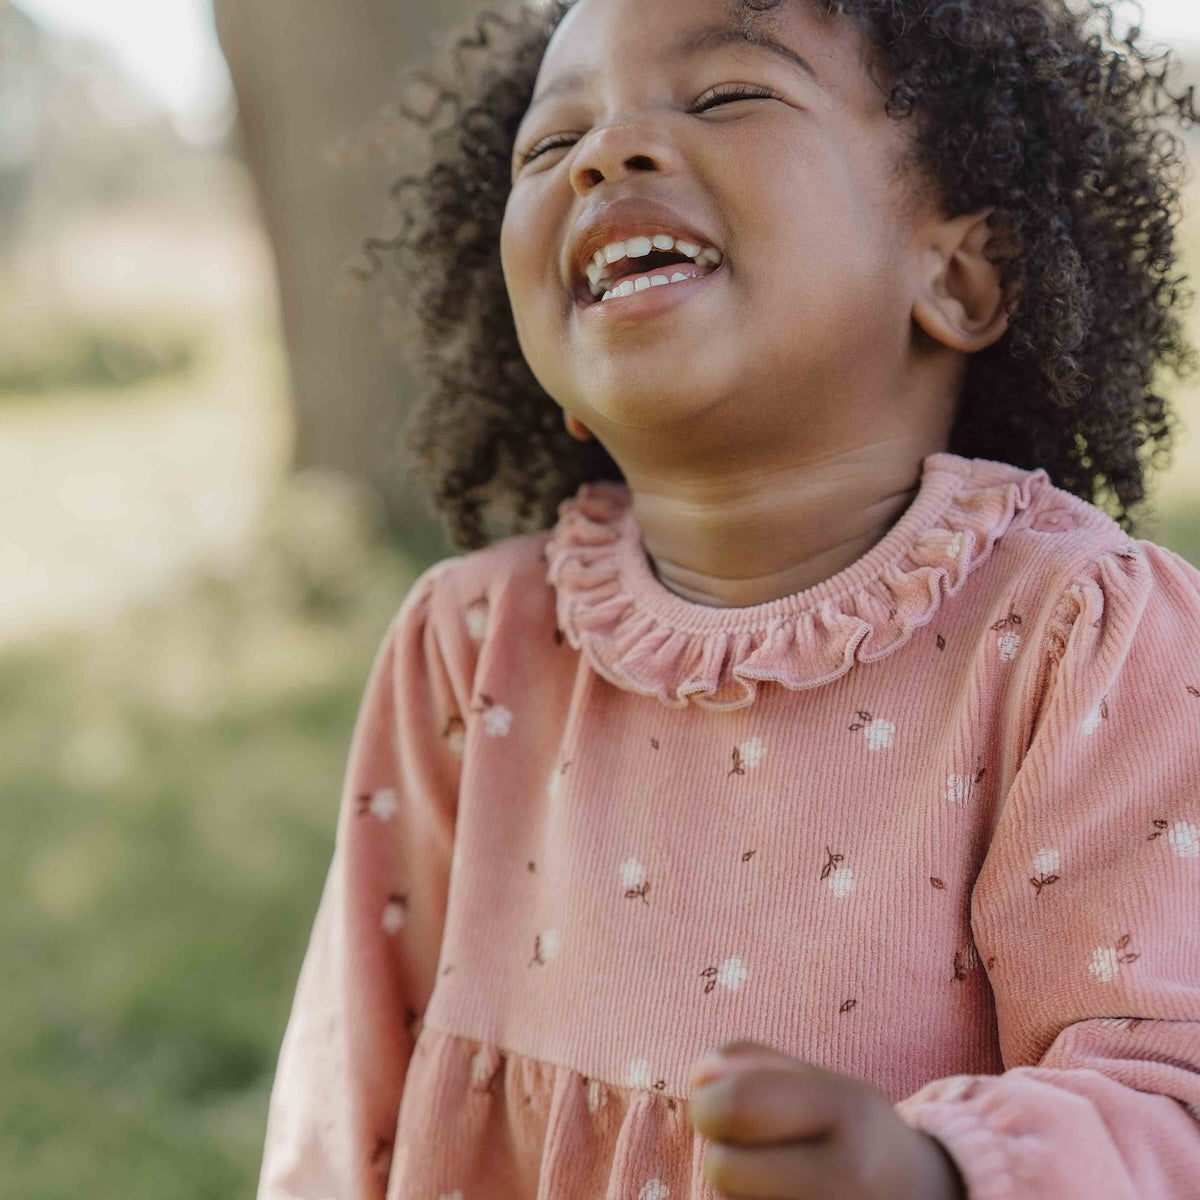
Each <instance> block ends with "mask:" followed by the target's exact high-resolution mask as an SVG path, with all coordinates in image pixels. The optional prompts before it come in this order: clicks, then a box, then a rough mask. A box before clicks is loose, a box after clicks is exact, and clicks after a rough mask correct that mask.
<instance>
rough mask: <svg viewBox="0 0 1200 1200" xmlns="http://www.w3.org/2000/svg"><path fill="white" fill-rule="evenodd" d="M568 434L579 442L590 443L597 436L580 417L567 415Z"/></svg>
mask: <svg viewBox="0 0 1200 1200" xmlns="http://www.w3.org/2000/svg"><path fill="white" fill-rule="evenodd" d="M566 423H567V432H568V433H569V434H570V435H571V436H572V437H573V438H574V439H575V440H576V441H577V442H590V441H591V440H592V439H593V438H594V437H595V436H596V435H595V434H594V433H593V432H592V431H591V430H590V429H589V428H588V427H587V426H586V425H585V424H584V423H583V422H582V421H581V420H579V419H578V417H573V416H571V414H570V413H567V414H566Z"/></svg>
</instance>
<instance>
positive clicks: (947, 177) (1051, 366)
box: [350, 0, 1198, 549]
mask: <svg viewBox="0 0 1200 1200" xmlns="http://www.w3.org/2000/svg"><path fill="white" fill-rule="evenodd" d="M787 2H789V0H730V3H731V7H732V9H733V10H734V13H735V15H736V16H739V17H740V19H741V20H742V21H743V22H744V23H745V27H746V28H747V29H748V30H753V28H754V26H755V23H756V22H757V21H759V20H761V19H764V14H766V13H768V12H769V10H773V9H777V8H779V7H780V6H781V5H782V4H784V3H787ZM805 2H806V3H810V4H813V5H814V6H815V7H816V8H817V9H818V10H819V11H821V12H823V13H824V14H825V15H830V14H837V15H839V16H841V17H844V18H846V19H849V20H851V21H853V22H855V23H856V25H857V26H858V28H859V29H860V30H861V31H862V32H863V33H864V34H865V35H866V37H867V38H868V39H869V41H870V43H871V44H872V45H873V46H874V48H875V52H876V62H878V63H879V64H881V65H882V67H883V68H884V70H885V72H886V74H887V76H888V79H887V85H888V86H889V87H890V92H888V91H886V90H884V89H881V91H883V94H884V95H886V101H885V111H886V114H887V116H888V117H889V118H891V119H893V120H896V121H908V120H913V121H914V125H913V126H912V134H911V136H910V137H909V138H908V143H909V150H908V151H907V157H906V159H905V161H904V164H903V166H904V168H905V169H906V170H907V169H910V168H911V169H915V170H916V171H917V172H918V173H919V176H920V178H921V179H923V180H924V182H925V185H926V188H932V189H933V192H934V194H935V195H936V196H937V198H938V199H939V200H940V202H941V205H942V207H943V209H944V211H945V213H946V215H947V216H950V217H953V216H957V215H960V214H962V213H969V212H974V211H978V210H980V209H983V208H987V207H994V208H995V210H996V211H995V213H994V214H993V215H992V217H991V218H989V222H990V224H992V225H993V226H998V225H1000V224H1001V223H1004V224H1005V225H1006V226H1007V228H1008V230H1009V231H1011V233H1012V234H1013V235H1014V237H1015V241H1014V243H1012V244H1014V245H1015V247H1016V248H1015V249H1014V250H1013V251H1012V252H1010V253H1009V254H1007V255H1005V256H1003V257H1002V258H997V259H994V261H995V263H996V265H997V267H998V268H999V270H1000V275H1001V285H1002V286H1003V287H1005V288H1008V287H1009V285H1010V284H1013V283H1014V282H1015V283H1016V285H1017V290H1016V291H1015V292H1012V293H1010V295H1014V296H1016V297H1017V299H1016V300H1015V302H1014V301H1010V302H1009V316H1010V321H1009V327H1008V329H1007V331H1006V332H1005V334H1004V335H1003V337H1001V338H1000V339H999V340H998V341H997V342H996V343H995V344H993V345H992V346H990V347H988V348H987V349H985V350H982V351H980V352H978V353H976V354H973V355H971V356H969V358H968V361H967V367H966V372H965V375H964V379H963V384H962V390H961V394H960V398H959V403H958V408H957V412H956V416H955V423H954V426H953V429H952V432H951V437H950V443H949V446H948V449H949V450H950V451H951V452H953V453H956V454H961V455H965V456H967V457H979V458H988V459H995V460H999V461H1006V462H1009V463H1012V464H1013V465H1015V466H1019V467H1023V468H1035V467H1043V468H1045V469H1046V471H1047V472H1048V474H1049V475H1050V477H1051V479H1052V480H1053V482H1054V483H1056V484H1057V485H1058V486H1059V487H1062V488H1064V489H1065V490H1067V491H1069V492H1072V493H1074V494H1075V495H1077V496H1080V497H1082V498H1083V499H1085V500H1088V501H1090V502H1092V503H1095V504H1097V505H1099V506H1100V507H1102V508H1104V509H1105V510H1106V511H1108V512H1109V513H1110V514H1111V515H1112V516H1113V517H1114V518H1115V519H1116V520H1117V521H1118V522H1119V523H1120V524H1121V525H1122V527H1123V528H1124V529H1126V531H1131V530H1132V529H1133V528H1134V519H1135V516H1136V513H1135V511H1134V510H1135V509H1136V508H1137V506H1139V505H1140V504H1142V503H1143V502H1144V501H1145V498H1146V496H1145V470H1146V468H1147V467H1150V466H1153V467H1161V466H1163V465H1165V463H1166V461H1167V460H1168V457H1169V452H1170V449H1171V442H1172V435H1173V425H1174V417H1173V415H1172V413H1171V410H1170V407H1169V405H1168V402H1167V400H1166V399H1165V398H1164V397H1163V396H1162V395H1161V394H1160V393H1159V392H1158V391H1156V390H1154V389H1155V380H1154V375H1155V371H1156V369H1158V368H1159V367H1167V368H1169V369H1171V370H1172V371H1174V372H1175V374H1176V376H1177V377H1179V378H1183V377H1185V376H1186V375H1190V374H1191V373H1192V372H1193V371H1195V369H1196V367H1197V365H1198V359H1197V355H1196V351H1195V349H1194V348H1193V347H1192V346H1191V345H1190V344H1189V343H1188V342H1187V341H1186V340H1185V337H1184V333H1183V328H1182V324H1181V321H1180V319H1179V315H1178V309H1179V308H1180V307H1181V306H1182V305H1185V304H1187V303H1190V302H1191V300H1192V298H1193V294H1192V293H1191V291H1190V290H1188V289H1186V288H1185V287H1184V285H1185V283H1186V281H1187V276H1186V275H1183V274H1180V273H1178V272H1177V270H1176V267H1177V250H1176V244H1175V233H1176V228H1175V227H1176V224H1177V222H1178V220H1179V216H1180V213H1179V190H1180V188H1181V186H1182V184H1183V182H1184V179H1183V172H1184V164H1185V152H1184V147H1183V143H1182V141H1181V140H1180V139H1179V138H1178V137H1176V136H1175V135H1173V134H1171V133H1170V132H1168V131H1167V130H1166V129H1164V128H1162V126H1161V124H1160V123H1159V122H1158V118H1160V117H1162V116H1164V115H1167V114H1173V115H1175V116H1177V117H1178V118H1179V119H1180V120H1181V121H1189V122H1192V123H1194V122H1195V121H1196V112H1195V109H1194V107H1193V100H1194V95H1193V88H1191V87H1188V88H1187V89H1186V92H1184V93H1183V94H1181V95H1174V94H1172V92H1171V91H1169V90H1168V88H1167V84H1166V75H1167V73H1168V71H1169V69H1170V67H1171V66H1172V65H1173V62H1172V60H1171V56H1170V52H1169V51H1164V52H1162V53H1160V54H1159V55H1157V56H1155V55H1152V54H1149V53H1147V52H1146V51H1145V50H1143V49H1142V48H1141V47H1140V46H1139V45H1138V40H1139V38H1140V37H1141V30H1140V29H1139V28H1138V27H1137V26H1136V25H1135V26H1132V27H1131V28H1129V29H1128V30H1127V32H1126V33H1125V35H1124V36H1123V37H1122V36H1120V35H1119V34H1118V33H1117V32H1116V31H1115V28H1114V26H1115V16H1114V13H1113V11H1112V9H1113V4H1112V3H1102V2H1100V0H1082V2H1083V3H1085V4H1086V5H1087V8H1086V10H1080V11H1073V10H1072V9H1071V8H1069V7H1068V5H1067V0H805ZM573 3H574V0H552V2H551V3H550V4H549V5H546V4H545V3H543V4H541V5H540V7H538V8H536V9H535V8H521V9H518V10H514V11H511V12H508V13H504V14H502V13H497V12H486V13H483V14H482V15H480V16H478V17H477V18H476V19H475V21H474V22H473V24H472V26H471V27H470V29H469V31H468V32H466V33H462V32H459V33H457V34H455V35H454V36H453V37H452V38H451V39H450V40H449V41H448V42H447V44H446V46H445V47H444V49H447V50H448V59H449V62H448V65H447V66H445V67H440V68H437V69H433V68H425V69H420V70H417V71H413V72H410V73H409V74H408V75H407V76H406V82H405V90H404V92H403V93H402V96H403V97H404V98H403V99H401V100H400V101H399V102H398V103H397V104H396V105H395V106H392V107H391V108H389V109H388V110H387V111H388V113H389V120H390V122H391V124H392V128H393V130H395V129H399V130H401V131H402V132H407V133H409V134H411V133H414V132H415V133H416V134H418V136H419V137H420V139H421V142H422V144H423V145H424V147H425V148H426V151H427V154H428V156H429V158H427V165H428V169H427V170H425V169H422V170H421V171H420V172H418V173H417V174H407V175H405V176H404V177H403V178H400V179H398V180H397V181H396V183H395V185H394V186H393V188H392V196H393V197H394V198H395V201H396V203H397V204H398V208H399V215H400V229H399V232H398V233H395V234H394V235H393V236H390V237H370V238H367V239H366V240H365V241H364V242H363V251H364V254H365V256H366V259H367V260H368V262H369V266H368V265H359V266H352V267H351V268H350V269H351V271H352V272H353V273H355V274H357V275H358V277H359V278H362V279H365V278H369V277H371V276H375V275H379V274H380V273H381V272H383V271H384V270H385V269H388V268H387V264H385V260H384V258H383V257H381V255H383V254H386V255H387V257H388V259H390V263H391V266H392V267H394V268H395V269H396V270H397V271H399V272H400V273H401V275H402V278H403V280H404V287H403V301H401V300H400V298H399V296H400V292H399V287H398V286H396V287H395V288H394V291H393V294H392V296H391V298H390V308H391V311H392V313H393V314H394V315H395V316H396V317H397V318H398V319H399V328H400V329H401V331H402V332H404V333H407V334H408V335H409V339H408V340H409V342H410V351H411V352H412V357H413V362H414V366H415V367H416V368H417V370H418V372H419V374H420V376H421V377H422V380H423V383H424V384H425V387H424V392H423V394H422V396H421V397H420V398H419V399H418V400H417V401H416V402H415V403H414V405H413V407H412V409H411V411H410V413H409V417H408V423H407V428H406V436H405V444H406V448H407V450H408V452H409V456H410V458H411V460H412V464H413V468H414V471H415V473H416V476H417V479H418V481H419V482H420V484H421V485H422V487H423V488H424V490H425V491H426V492H427V494H428V496H429V497H430V501H431V507H432V510H433V511H434V512H435V513H436V514H437V515H438V516H439V517H440V519H441V521H442V523H443V526H444V528H445V531H446V533H447V535H448V536H449V538H450V539H451V541H452V542H453V543H454V544H455V545H457V546H459V547H462V548H467V549H475V548H479V547H481V546H484V545H487V544H488V543H489V541H490V540H493V539H494V538H496V537H502V536H508V535H511V534H517V533H524V532H531V531H534V530H538V529H544V528H547V527H548V526H549V525H551V524H552V523H553V521H554V519H555V516H556V512H557V507H558V504H559V502H560V501H561V500H563V499H564V498H566V497H568V496H571V495H573V494H574V493H575V492H576V491H577V489H578V488H579V486H580V485H581V484H582V483H584V482H586V481H590V480H599V479H613V480H621V479H622V478H623V477H622V475H621V472H620V469H619V468H618V467H617V465H616V463H615V462H614V461H613V460H612V458H611V457H610V456H609V455H608V454H607V453H606V452H605V450H604V449H603V447H602V446H601V445H600V444H599V443H598V442H596V441H592V442H587V443H580V442H577V441H575V440H574V439H573V438H571V437H570V435H569V434H568V433H567V431H566V430H565V428H564V427H563V421H562V412H561V409H560V408H559V406H558V405H557V404H556V403H555V401H554V400H553V399H551V397H550V396H548V395H547V394H546V392H545V391H544V390H543V389H542V388H541V386H540V385H539V384H538V382H537V381H536V380H535V378H534V376H533V374H532V372H531V371H530V369H529V367H528V365H527V364H526V362H525V360H524V358H523V356H522V354H521V350H520V347H519V345H518V342H517V334H516V328H515V324H514V321H513V315H512V312H511V309H510V307H509V303H508V296H507V292H506V288H505V283H504V278H503V275H502V272H501V266H500V249H499V247H500V227H501V222H502V220H503V216H504V208H505V204H506V201H507V198H508V194H509V190H510V186H511V178H510V162H511V155H512V148H513V142H514V139H515V136H516V132H517V128H518V126H519V124H520V122H521V120H522V118H523V116H524V114H525V110H526V108H527V107H528V105H529V101H530V99H531V97H532V94H533V87H534V82H535V79H536V76H537V72H538V69H539V66H540V64H541V60H542V56H543V54H544V52H545V50H546V47H547V45H548V43H549V40H550V37H551V36H552V34H553V32H554V30H555V29H556V28H557V26H558V24H559V22H560V21H561V20H562V19H563V17H564V16H565V15H566V14H567V12H568V11H569V10H570V9H571V7H572V5H573ZM1096 15H1099V16H1100V17H1101V18H1102V26H1103V28H1102V29H1101V30H1099V31H1096V30H1093V29H1092V28H1091V25H1090V21H1091V19H1092V18H1093V17H1094V16H1096ZM1155 67H1160V68H1161V69H1159V70H1155ZM877 82H878V81H877ZM422 91H424V92H425V93H426V95H427V102H426V103H425V104H424V105H423V106H422V105H421V104H419V103H418V102H417V97H418V95H419V93H421V92H422ZM429 100H431V102H428V101H429ZM447 115H448V120H447Z"/></svg>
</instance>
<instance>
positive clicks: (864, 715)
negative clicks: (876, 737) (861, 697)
mask: <svg viewBox="0 0 1200 1200" xmlns="http://www.w3.org/2000/svg"><path fill="white" fill-rule="evenodd" d="M854 715H855V716H856V717H857V718H858V721H857V722H856V723H855V724H853V725H851V726H850V731H851V732H852V733H857V732H858V730H860V729H866V727H867V726H868V725H870V724H871V722H872V721H874V720H875V718H874V717H873V716H871V714H870V713H869V712H864V711H863V710H862V709H861V708H860V709H859V710H858V712H856V713H855V714H854Z"/></svg>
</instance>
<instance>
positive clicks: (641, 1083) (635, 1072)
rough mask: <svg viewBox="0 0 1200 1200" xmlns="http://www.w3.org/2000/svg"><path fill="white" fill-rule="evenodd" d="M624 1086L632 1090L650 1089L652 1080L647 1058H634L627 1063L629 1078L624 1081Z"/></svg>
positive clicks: (652, 1084) (652, 1083)
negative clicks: (632, 1088)
mask: <svg viewBox="0 0 1200 1200" xmlns="http://www.w3.org/2000/svg"><path fill="white" fill-rule="evenodd" d="M626 1086H628V1087H634V1088H652V1087H653V1086H654V1080H653V1078H652V1077H651V1073H650V1060H649V1059H647V1058H635V1059H632V1060H631V1061H630V1063H629V1078H628V1079H627V1081H626Z"/></svg>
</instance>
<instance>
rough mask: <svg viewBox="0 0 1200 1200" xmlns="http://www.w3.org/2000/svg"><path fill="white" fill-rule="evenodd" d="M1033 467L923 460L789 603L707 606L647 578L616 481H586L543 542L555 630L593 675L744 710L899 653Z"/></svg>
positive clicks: (1007, 516) (1023, 491) (981, 553)
mask: <svg viewBox="0 0 1200 1200" xmlns="http://www.w3.org/2000/svg"><path fill="white" fill-rule="evenodd" d="M1048 484H1049V480H1048V479H1047V476H1046V473H1045V471H1041V470H1039V471H1024V470H1021V469H1019V468H1017V467H1013V466H1009V465H1008V464H1006V463H997V462H989V461H987V460H984V459H967V458H961V457H959V456H958V455H955V454H931V455H929V456H928V457H927V458H926V459H925V460H924V462H923V464H922V474H921V482H920V486H919V488H918V490H917V495H916V497H915V498H914V499H913V501H912V503H911V504H910V505H909V507H908V508H907V509H906V510H905V512H904V514H903V515H902V516H901V517H900V519H899V520H898V521H897V522H896V524H894V525H893V526H892V528H891V529H890V530H888V532H887V533H886V534H885V535H884V537H883V538H882V540H881V541H879V542H878V543H876V545H875V546H874V547H873V548H872V549H871V550H869V551H868V552H867V553H866V554H865V555H863V557H862V558H860V559H858V560H857V561H856V562H854V563H852V564H851V565H850V566H849V567H847V568H846V569H845V570H843V571H840V572H838V574H836V575H834V576H833V577H832V578H830V579H827V580H825V581H824V582H822V583H819V584H816V585H815V586H814V587H811V588H806V589H805V590H804V591H802V592H797V593H795V594H794V595H791V596H784V597H781V598H780V599H778V600H771V601H768V602H767V603H766V604H755V605H751V606H750V607H747V608H717V607H712V606H709V605H704V604H696V603H693V602H692V601H690V600H685V599H684V598H683V597H681V596H677V595H676V594H675V593H674V592H672V591H671V590H670V589H669V588H667V587H666V586H665V585H664V584H663V583H662V582H661V581H660V580H659V579H658V577H657V576H656V575H655V574H654V569H653V565H652V563H651V561H650V559H649V557H648V556H647V554H646V552H645V549H644V546H643V543H642V537H641V531H640V530H639V528H638V525H637V522H636V520H635V518H634V514H633V509H632V494H631V492H630V490H629V488H628V487H627V486H626V485H625V484H622V483H615V482H598V483H586V484H584V485H583V486H582V487H581V488H580V489H579V491H578V492H577V493H576V495H575V496H574V498H572V499H568V500H564V501H563V502H562V504H560V505H559V509H558V522H557V524H556V525H555V527H554V529H553V531H552V533H551V536H550V539H549V541H548V542H547V544H546V561H547V563H548V564H549V570H548V572H547V579H548V580H549V582H550V583H551V584H553V585H554V588H555V591H556V594H557V616H558V624H559V627H560V628H561V629H562V631H563V633H564V634H565V635H566V637H567V639H568V641H569V642H570V644H571V645H572V646H573V647H574V648H575V649H576V650H582V651H583V653H584V654H585V655H586V656H587V658H588V660H589V662H590V663H591V665H592V666H593V667H594V668H595V670H596V671H597V672H598V673H599V674H600V675H602V676H603V677H604V678H605V679H607V680H609V681H610V682H611V683H613V684H615V685H616V686H617V687H620V688H623V689H625V690H626V691H631V692H637V693H640V694H642V695H645V696H654V697H657V698H658V699H659V700H661V701H662V702H663V703H664V704H667V705H670V706H671V707H674V708H682V707H684V706H686V705H687V704H688V703H689V702H691V703H693V704H697V705H700V706H701V707H704V708H713V709H732V708H743V707H745V706H746V705H748V704H751V703H753V701H754V698H755V695H756V694H757V691H758V684H759V683H760V682H763V681H771V682H775V683H781V684H783V686H784V687H787V688H792V689H795V690H799V689H803V688H813V687H819V686H820V685H821V684H824V683H828V682H829V681H830V680H833V679H837V678H838V677H839V676H841V675H844V674H845V673H846V672H847V671H849V670H850V668H851V667H852V666H853V665H854V664H855V663H856V662H874V661H876V660H877V659H880V658H883V657H884V656H885V655H888V654H891V653H893V652H894V651H896V650H898V649H899V648H900V647H901V646H903V645H904V643H905V642H907V641H908V639H909V638H910V637H912V635H913V633H914V632H915V631H916V630H918V629H920V628H921V627H922V626H923V625H926V624H928V622H929V621H930V620H932V618H933V615H934V613H935V612H936V611H937V610H938V607H939V606H940V605H941V604H942V603H943V601H944V600H945V599H946V598H947V597H950V596H953V595H955V593H956V592H958V590H959V589H960V588H961V587H962V585H963V582H964V581H965V580H966V578H967V576H968V575H969V574H970V573H971V572H972V571H974V570H975V569H976V568H977V567H978V566H979V565H980V564H981V563H983V562H984V560H985V559H986V558H987V557H988V555H989V554H990V553H991V551H992V547H993V546H994V545H995V543H996V540H997V538H999V537H1000V536H1001V535H1002V534H1003V533H1004V532H1005V531H1006V530H1007V529H1008V528H1009V526H1010V525H1011V524H1012V523H1013V520H1014V518H1015V517H1016V515H1017V513H1019V512H1021V511H1022V510H1023V509H1026V508H1028V507H1029V505H1030V503H1031V502H1032V497H1033V494H1034V492H1035V490H1036V489H1037V488H1039V487H1041V486H1043V485H1048Z"/></svg>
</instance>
